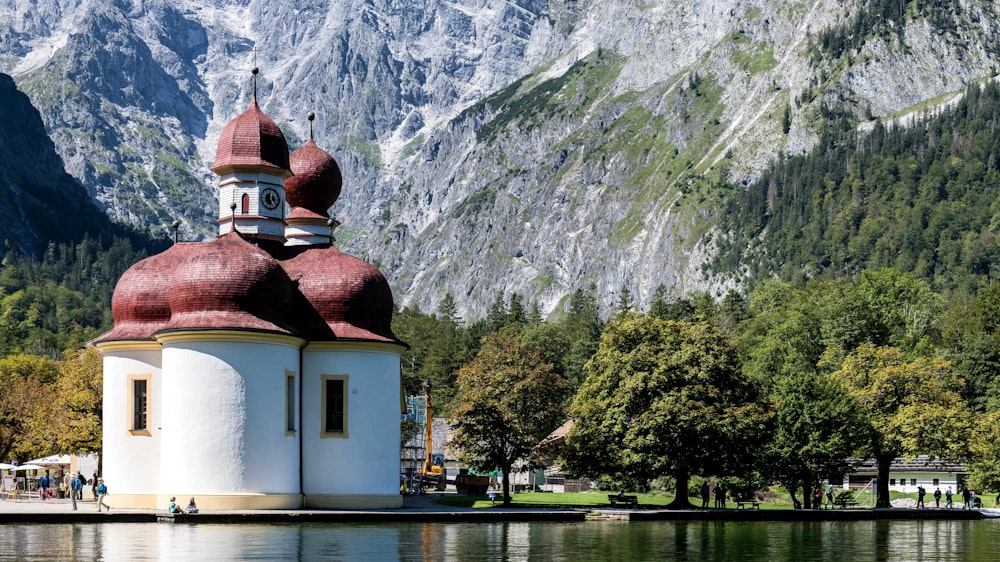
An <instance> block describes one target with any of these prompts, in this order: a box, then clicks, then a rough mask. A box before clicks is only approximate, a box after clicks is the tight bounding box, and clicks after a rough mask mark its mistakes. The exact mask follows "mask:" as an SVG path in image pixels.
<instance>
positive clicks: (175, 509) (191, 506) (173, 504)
mask: <svg viewBox="0 0 1000 562" xmlns="http://www.w3.org/2000/svg"><path fill="white" fill-rule="evenodd" d="M167 511H168V512H170V513H198V505H197V504H195V503H194V498H191V501H189V502H188V505H187V508H185V509H181V506H179V505H177V498H175V497H173V496H171V497H170V505H168V506H167Z"/></svg>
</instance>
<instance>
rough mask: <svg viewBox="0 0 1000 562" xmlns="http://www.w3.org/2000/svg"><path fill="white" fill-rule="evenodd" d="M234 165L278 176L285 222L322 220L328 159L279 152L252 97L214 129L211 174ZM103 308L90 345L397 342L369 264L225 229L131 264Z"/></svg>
mask: <svg viewBox="0 0 1000 562" xmlns="http://www.w3.org/2000/svg"><path fill="white" fill-rule="evenodd" d="M310 117H311V116H310ZM310 120H311V118H310ZM240 167H256V168H257V169H258V170H259V169H261V168H262V167H263V168H265V169H267V168H278V169H280V170H284V171H285V172H286V173H285V174H284V175H285V176H286V200H287V202H288V204H289V205H291V207H292V209H291V212H290V213H289V214H288V215H287V217H285V219H286V220H288V221H289V223H291V222H297V223H303V224H308V223H311V222H318V221H320V220H323V221H325V220H327V216H326V213H327V210H328V208H329V207H330V205H332V204H333V203H334V201H336V199H337V197H338V196H339V194H340V189H341V185H342V176H341V173H340V168H339V167H338V166H337V163H336V161H335V160H334V159H333V157H332V156H330V155H329V154H328V153H326V152H325V151H323V150H322V149H320V148H319V147H318V146H316V144H315V143H314V142H313V141H312V139H311V138H310V140H309V141H308V142H307V143H306V145H305V146H303V147H301V148H300V149H298V150H296V151H295V152H294V153H293V154H292V155H291V156H289V153H288V146H287V144H286V142H285V137H284V135H283V134H282V132H281V130H280V129H279V128H278V127H277V125H275V124H274V121H273V120H271V119H270V118H269V117H268V116H267V115H265V114H264V113H263V111H261V109H260V107H259V106H258V105H257V100H256V98H253V99H252V100H251V102H250V107H249V108H248V109H247V110H246V111H245V112H244V113H242V114H241V115H239V116H238V117H236V118H234V119H233V120H232V121H230V122H229V123H228V124H227V125H226V127H225V128H224V129H223V132H222V135H221V137H220V138H219V146H218V149H217V151H216V159H215V164H214V165H213V166H212V170H213V171H215V172H216V173H218V174H220V175H222V174H224V173H228V172H231V171H233V170H235V169H236V168H240ZM293 171H294V172H295V174H296V175H295V176H292V177H288V176H289V175H290V174H291V173H292V172H293ZM112 310H113V316H114V322H115V327H114V329H113V330H112V331H111V332H109V333H107V334H105V335H104V336H102V337H101V338H100V340H99V341H111V340H133V339H151V338H153V337H154V335H155V334H156V333H161V332H165V331H190V330H249V331H266V332H275V333H282V334H290V335H295V336H299V337H302V338H303V339H306V340H310V341H336V340H361V341H377V342H392V343H401V342H399V340H398V339H397V338H396V336H395V335H394V334H393V332H392V327H391V323H392V311H393V300H392V291H391V290H390V288H389V284H388V282H386V279H385V277H384V276H383V275H382V273H381V272H380V271H379V270H378V268H376V267H375V266H373V265H371V264H369V263H367V262H365V261H364V260H361V259H358V258H355V257H353V256H349V255H347V254H344V253H342V252H340V250H338V249H337V248H336V247H334V246H332V245H308V246H299V247H296V248H290V247H287V246H280V245H275V244H274V243H273V242H268V241H267V240H265V239H259V240H252V241H248V240H247V239H245V238H244V236H243V235H241V234H240V233H239V232H237V231H235V230H234V231H231V232H229V233H227V234H224V235H222V236H220V237H219V238H218V239H216V240H213V241H210V242H190V243H179V244H174V246H173V247H171V248H170V249H168V250H166V251H165V252H163V253H161V254H159V255H156V256H153V257H151V258H147V259H145V260H143V261H141V262H139V263H137V264H135V265H134V266H132V268H130V269H129V270H128V271H126V272H125V274H123V275H122V277H121V279H120V280H119V282H118V285H117V286H116V287H115V294H114V297H113V299H112Z"/></svg>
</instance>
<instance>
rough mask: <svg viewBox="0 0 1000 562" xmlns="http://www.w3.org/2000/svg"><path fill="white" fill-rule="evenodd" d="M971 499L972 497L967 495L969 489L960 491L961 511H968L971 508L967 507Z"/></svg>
mask: <svg viewBox="0 0 1000 562" xmlns="http://www.w3.org/2000/svg"><path fill="white" fill-rule="evenodd" d="M971 497H972V495H971V494H969V488H968V487H966V488H964V489H962V509H969V508H970V507H971V506H970V505H969V499H970V498H971Z"/></svg>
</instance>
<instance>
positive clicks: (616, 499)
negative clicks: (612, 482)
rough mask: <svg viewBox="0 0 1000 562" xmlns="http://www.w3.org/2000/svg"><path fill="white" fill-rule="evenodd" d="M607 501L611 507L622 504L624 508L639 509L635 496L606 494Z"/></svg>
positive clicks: (637, 499)
mask: <svg viewBox="0 0 1000 562" xmlns="http://www.w3.org/2000/svg"><path fill="white" fill-rule="evenodd" d="M608 501H609V502H611V506H612V507H614V506H616V505H618V504H624V505H625V506H626V507H639V498H638V497H637V496H625V495H621V494H608Z"/></svg>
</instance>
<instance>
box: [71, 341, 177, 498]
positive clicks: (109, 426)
mask: <svg viewBox="0 0 1000 562" xmlns="http://www.w3.org/2000/svg"><path fill="white" fill-rule="evenodd" d="M137 376H149V378H150V383H149V388H148V396H149V406H148V413H147V426H148V428H149V431H148V432H147V433H148V434H141V433H140V432H132V431H130V429H131V427H132V419H131V416H132V412H131V411H130V410H129V404H130V402H131V401H130V393H131V385H130V383H129V380H130V378H135V377H137ZM160 380H161V369H160V353H159V346H158V345H156V344H152V343H151V344H150V345H149V346H148V348H147V349H137V348H135V347H133V349H129V350H119V349H109V350H106V351H104V402H103V409H104V417H103V423H104V436H103V445H102V446H103V455H104V458H103V469H104V473H103V475H102V476H103V477H104V479H105V483H106V484H107V486H108V488H109V490H111V491H113V493H115V494H116V495H117V494H122V495H139V496H141V495H147V494H155V493H156V490H157V488H158V486H159V483H160V434H159V432H158V431H157V428H158V426H159V425H160V414H161V409H160V401H159V399H158V398H159V396H160ZM85 476H87V477H88V478H90V476H91V474H90V473H89V472H88V473H85Z"/></svg>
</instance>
